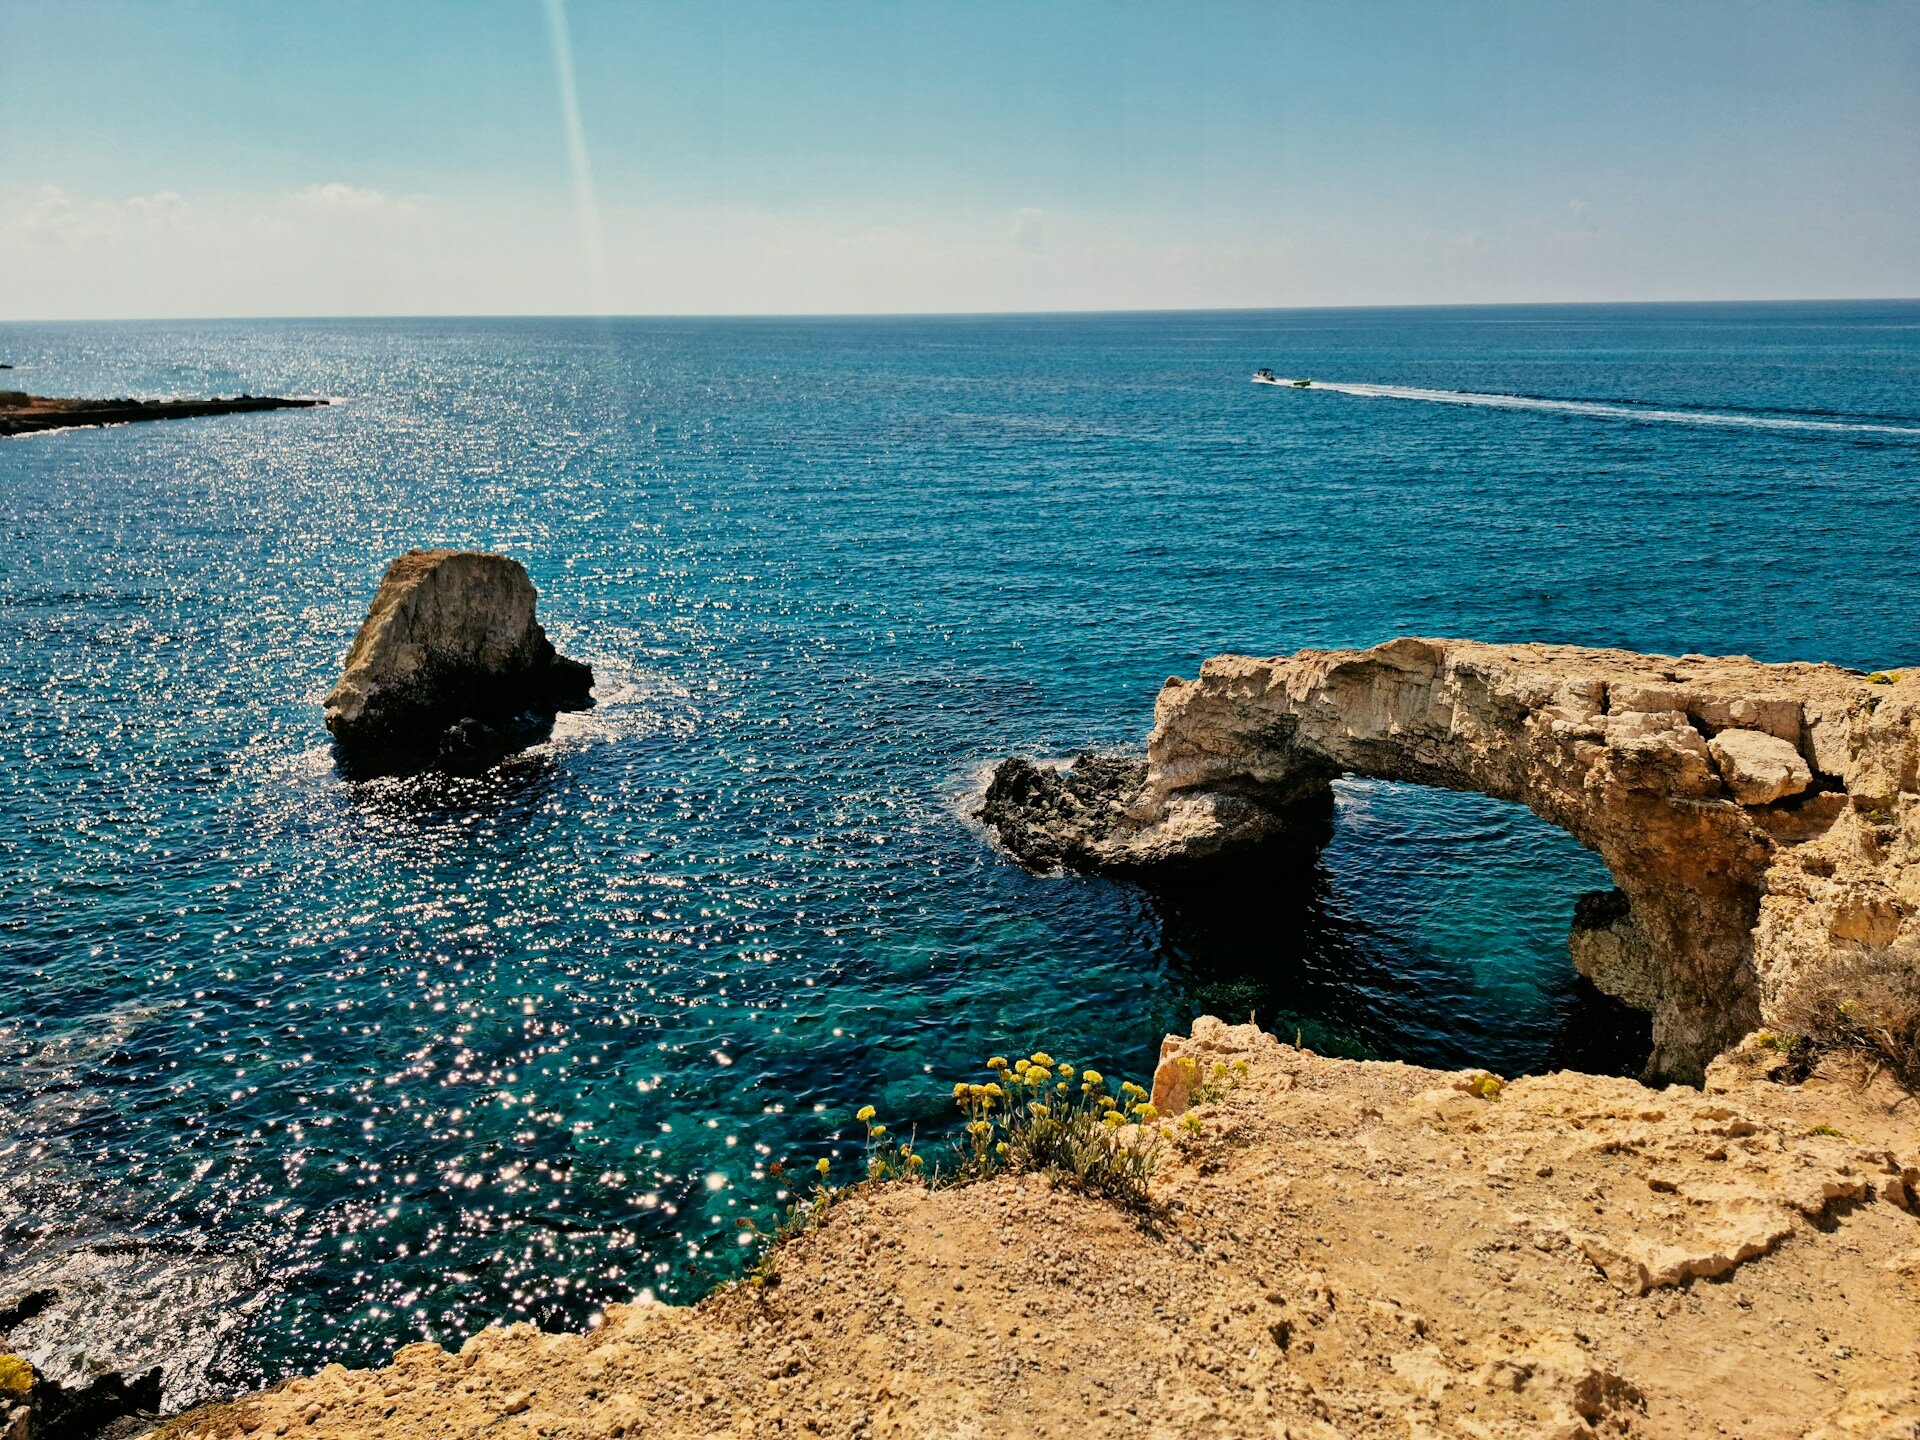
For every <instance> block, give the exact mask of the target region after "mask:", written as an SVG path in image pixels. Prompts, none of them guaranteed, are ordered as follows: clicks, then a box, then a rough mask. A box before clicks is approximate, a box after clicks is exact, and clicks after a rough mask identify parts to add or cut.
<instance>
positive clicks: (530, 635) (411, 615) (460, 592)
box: [326, 550, 593, 773]
mask: <svg viewBox="0 0 1920 1440" xmlns="http://www.w3.org/2000/svg"><path fill="white" fill-rule="evenodd" d="M536 598H537V597H536V595H535V592H534V588H533V581H532V580H530V579H529V578H528V577H527V572H526V570H525V568H524V567H523V566H522V565H521V564H520V562H519V561H517V560H511V559H509V558H507V557H506V556H504V555H489V554H486V553H484V552H481V551H474V550H409V551H408V552H407V553H406V554H404V555H402V556H401V557H400V558H399V559H397V560H395V561H394V562H393V563H392V564H391V565H389V566H388V567H387V572H386V574H385V575H384V576H382V577H381V580H380V590H379V593H378V594H377V595H375V596H374V600H373V605H372V607H371V608H370V609H369V610H368V611H367V618H366V621H365V622H364V623H363V624H362V625H361V627H360V633H359V635H358V636H357V637H356V638H355V639H354V642H353V648H352V649H351V650H349V651H348V652H347V660H346V667H345V671H344V673H343V674H342V675H341V677H340V682H339V684H337V685H335V686H334V688H333V692H332V693H331V694H330V695H328V696H327V702H326V715H327V729H328V730H329V731H331V732H332V734H333V737H334V741H335V744H336V746H337V748H338V750H339V753H340V757H341V760H342V762H343V763H344V764H345V765H346V766H347V767H348V768H349V769H352V770H355V771H358V772H362V773H380V772H385V771H393V770H405V769H414V768H420V767H423V766H426V765H431V764H436V763H441V764H450V765H460V764H466V763H472V762H476V761H486V760H489V759H493V758H497V757H498V756H499V755H501V754H505V753H507V752H509V751H511V750H514V749H518V748H520V747H522V746H524V745H525V744H527V743H530V742H531V741H533V740H536V739H538V738H540V736H541V735H542V734H544V732H545V728H546V726H547V725H549V724H550V723H551V721H552V719H553V716H554V714H555V712H557V711H561V710H579V709H583V708H585V707H586V706H588V705H590V704H591V703H592V690H593V671H592V670H591V669H590V668H589V667H588V666H586V665H583V664H581V663H580V662H579V661H577V660H569V659H567V658H566V657H565V656H562V655H560V654H558V653H556V652H555V650H554V648H553V644H552V642H551V641H549V640H548V639H547V634H546V631H545V630H543V629H541V627H540V622H539V621H538V620H537V619H536V618H535V615H534V605H535V601H536Z"/></svg>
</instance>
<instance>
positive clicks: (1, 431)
mask: <svg viewBox="0 0 1920 1440" xmlns="http://www.w3.org/2000/svg"><path fill="white" fill-rule="evenodd" d="M4 368H5V367H4V366H0V369H4ZM326 403H327V402H326V401H325V400H318V399H296V398H290V397H288V396H284V395H234V396H231V397H226V398H222V397H219V396H215V397H214V398H213V399H210V400H56V399H54V398H52V397H51V396H47V395H29V394H27V393H26V392H25V391H22V390H0V436H5V435H30V434H32V433H34V432H35V431H39V430H69V429H73V428H74V427H76V426H88V425H130V424H133V423H134V422H136V421H140V420H189V419H192V418H193V417H195V416H197V415H235V414H239V413H241V412H243V411H249V410H308V409H311V408H312V407H314V406H316V405H324V404H326Z"/></svg>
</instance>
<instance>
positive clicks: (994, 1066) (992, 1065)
mask: <svg viewBox="0 0 1920 1440" xmlns="http://www.w3.org/2000/svg"><path fill="white" fill-rule="evenodd" d="M1006 1068H1007V1057H1006V1056H1004V1055H995V1056H994V1057H993V1058H992V1059H991V1060H989V1061H987V1069H989V1070H1004V1069H1006Z"/></svg>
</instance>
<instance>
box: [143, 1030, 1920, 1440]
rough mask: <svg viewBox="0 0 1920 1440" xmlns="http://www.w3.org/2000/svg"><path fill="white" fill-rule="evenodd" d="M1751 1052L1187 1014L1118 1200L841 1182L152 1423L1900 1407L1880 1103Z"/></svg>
mask: <svg viewBox="0 0 1920 1440" xmlns="http://www.w3.org/2000/svg"><path fill="white" fill-rule="evenodd" d="M1776 1058H1777V1057H1775V1056H1772V1055H1771V1054H1770V1053H1769V1052H1766V1051H1764V1050H1758V1051H1740V1052H1736V1053H1735V1054H1734V1055H1732V1056H1729V1057H1726V1058H1724V1059H1722V1060H1720V1061H1718V1062H1716V1063H1715V1064H1714V1065H1713V1066H1712V1067H1711V1068H1710V1073H1709V1075H1708V1077H1707V1085H1706V1088H1705V1089H1704V1090H1692V1089H1687V1088H1674V1089H1669V1090H1666V1091H1657V1090H1650V1089H1647V1088H1645V1087H1643V1086H1641V1085H1638V1084H1636V1083H1635V1082H1633V1081H1631V1080H1624V1079H1617V1078H1608V1077H1593V1076H1581V1075H1571V1074H1559V1075H1542V1076H1534V1077H1530V1078H1526V1079H1521V1080H1516V1081H1513V1082H1511V1083H1506V1084H1503V1083H1502V1082H1501V1081H1500V1080H1499V1079H1498V1078H1497V1077H1494V1076H1491V1075H1488V1074H1485V1073H1484V1072H1449V1071H1440V1070H1428V1069H1423V1068H1419V1067H1416V1066H1411V1065H1397V1064H1384V1063H1369V1062H1358V1061H1351V1060H1339V1059H1332V1058H1328V1057H1325V1056H1319V1055H1313V1054H1310V1053H1308V1052H1306V1051H1303V1050H1300V1049H1297V1048H1294V1047H1292V1046H1288V1045H1285V1044H1282V1043H1281V1042H1279V1041H1278V1040H1276V1039H1275V1038H1274V1037H1273V1036H1271V1035H1267V1034H1263V1033H1261V1032H1260V1031H1257V1030H1255V1029H1254V1028H1253V1027H1251V1026H1240V1025H1223V1024H1221V1023H1220V1022H1219V1021H1217V1020H1210V1019H1204V1018H1203V1019H1201V1020H1199V1021H1197V1022H1196V1023H1195V1025H1194V1027H1193V1033H1192V1034H1191V1035H1190V1036H1177V1037H1170V1038H1169V1039H1168V1040H1167V1042H1166V1043H1165V1045H1164V1046H1163V1047H1162V1052H1161V1061H1160V1066H1159V1070H1158V1071H1157V1072H1156V1076H1155V1089H1154V1093H1155V1096H1156V1098H1157V1100H1158V1102H1159V1104H1160V1105H1161V1106H1162V1107H1163V1112H1164V1123H1165V1129H1166V1133H1165V1134H1164V1136H1160V1137H1157V1138H1154V1139H1153V1140H1152V1143H1156V1144H1157V1145H1158V1147H1159V1148H1158V1152H1157V1155H1158V1160H1157V1168H1156V1169H1155V1171H1154V1173H1153V1176H1152V1179H1151V1184H1150V1187H1149V1212H1148V1213H1146V1214H1141V1213H1138V1212H1134V1211H1129V1210H1122V1209H1120V1208H1118V1207H1117V1206H1115V1205H1114V1204H1113V1203H1111V1202H1110V1201H1106V1200H1101V1199H1097V1198H1094V1197H1091V1196H1088V1195H1086V1194H1082V1193H1077V1192H1076V1191H1075V1190H1074V1189H1073V1188H1072V1187H1071V1186H1070V1185H1068V1184H1064V1183H1061V1182H1060V1177H1059V1176H1057V1175H1054V1174H1047V1173H1041V1174H1026V1175H1003V1176H1000V1177H997V1178H994V1179H991V1180H985V1181H981V1182H979V1183H975V1184H970V1185H964V1186H960V1187H957V1188H955V1187H944V1186H943V1187H927V1186H924V1185H917V1184H912V1183H891V1184H885V1185H879V1186H869V1187H862V1188H859V1189H854V1190H850V1191H845V1192H841V1195H840V1198H839V1200H838V1202H837V1203H835V1204H834V1205H832V1206H831V1209H830V1212H829V1213H827V1214H826V1215H825V1217H824V1219H823V1220H822V1221H821V1223H820V1224H819V1225H818V1226H817V1227H811V1226H803V1227H799V1228H800V1233H799V1234H798V1235H797V1236H796V1237H795V1238H794V1239H792V1240H790V1241H788V1242H787V1243H786V1244H784V1245H782V1246H781V1247H780V1248H779V1249H777V1250H776V1251H775V1252H774V1253H773V1255H772V1256H771V1261H770V1266H769V1270H770V1272H771V1273H770V1276H768V1277H767V1278H768V1283H765V1284H762V1285H758V1286H754V1285H739V1286H733V1287H727V1288H723V1289H722V1290H720V1291H719V1292H718V1293H716V1294H714V1295H712V1296H710V1297H709V1298H708V1299H706V1300H704V1301H702V1302H701V1303H700V1304H699V1305H697V1306H693V1307H687V1308H682V1307H678V1306H670V1305H659V1304H640V1305H613V1306H609V1307H607V1309H606V1311H605V1314H604V1317H603V1319H602V1320H601V1322H600V1323H599V1324H598V1325H597V1326H596V1327H595V1328H593V1329H591V1330H589V1331H587V1332H585V1333H582V1334H572V1335H556V1334H546V1333H542V1332H541V1331H539V1330H536V1329H535V1328H534V1327H533V1326H531V1325H526V1324H517V1325H512V1326H508V1327H504V1328H495V1329H489V1330H486V1331H483V1332H481V1333H480V1334H478V1335H474V1336H472V1337H468V1338H466V1339H465V1340H464V1343H461V1341H460V1338H459V1337H451V1336H450V1337H448V1340H447V1345H448V1348H447V1349H441V1348H440V1347H439V1346H437V1345H432V1344H415V1345H408V1346H406V1347H405V1348H404V1349H401V1350H400V1351H399V1352H398V1353H397V1354H396V1355H395V1356H394V1357H393V1362H392V1364H391V1365H389V1366H387V1367H386V1368H383V1369H377V1370H348V1369H346V1368H344V1367H342V1366H339V1365H331V1366H328V1367H326V1368H325V1369H323V1370H321V1371H319V1372H318V1373H317V1374H313V1375H309V1376H305V1377H301V1378H298V1379H293V1380H290V1381H288V1382H287V1383H286V1384H284V1385H281V1386H279V1387H277V1388H275V1389H273V1390H270V1391H267V1392H264V1393H262V1394H258V1395H253V1396H247V1397H243V1398H241V1399H239V1400H236V1401H234V1402H231V1403H229V1404H226V1405H222V1406H218V1407H213V1408H209V1409H207V1410H203V1411H199V1412H196V1413H192V1414H189V1415H186V1416H182V1417H180V1418H179V1419H178V1420H176V1421H175V1422H174V1423H173V1425H172V1426H171V1427H169V1429H168V1430H167V1431H166V1432H165V1433H166V1435H167V1436H168V1440H215V1437H218V1440H243V1437H247V1436H257V1437H268V1436H274V1435H283V1434H284V1435H297V1436H302V1437H312V1440H349V1437H350V1440H444V1437H447V1436H469V1435H482V1434H484V1435H486V1436H489V1437H499V1440H509V1437H511V1440H522V1437H524V1440H534V1437H546V1440H604V1437H607V1436H613V1435H623V1436H626V1437H627V1440H683V1437H687V1436H718V1435H730V1436H767V1437H775V1436H779V1437H787V1436H871V1437H873V1440H921V1437H924V1440H948V1437H954V1436H992V1437H996V1440H999V1437H1006V1440H1026V1437H1029V1436H1036V1437H1037V1436H1054V1437H1058V1436H1082V1435H1098V1436H1102V1437H1113V1440H1165V1437H1169V1436H1180V1437H1182V1440H1244V1437H1249V1436H1275V1437H1277V1436H1293V1437H1297V1440H1548V1437H1553V1440H1597V1437H1613V1440H1625V1437H1639V1440H1653V1437H1658V1436H1674V1435H1698V1436H1701V1437H1707V1436H1736V1435H1737V1436H1741V1437H1743V1440H1805V1437H1810V1436H1811V1435H1818V1436H1820V1437H1822V1440H1840V1437H1853V1440H1867V1437H1881V1436H1894V1435H1910V1434H1911V1433H1913V1432H1912V1427H1913V1425H1914V1424H1915V1423H1916V1422H1920V1393H1916V1392H1915V1389H1914V1377H1915V1376H1916V1375H1920V1368H1917V1367H1916V1363H1915V1362H1916V1359H1920V1309H1917V1308H1916V1306H1915V1299H1916V1290H1915V1286H1916V1283H1920V1218H1916V1214H1915V1207H1916V1201H1915V1187H1916V1186H1920V1142H1917V1141H1916V1135H1915V1128H1914V1125H1913V1123H1912V1121H1911V1120H1910V1119H1908V1118H1907V1115H1906V1110H1905V1108H1903V1107H1902V1106H1900V1105H1899V1104H1898V1103H1897V1097H1895V1096H1892V1095H1890V1094H1889V1093H1888V1092H1887V1086H1886V1082H1885V1081H1884V1080H1882V1081H1879V1082H1876V1084H1875V1085H1873V1086H1871V1087H1868V1088H1864V1089H1863V1088H1862V1087H1861V1086H1860V1085H1859V1084H1858V1083H1856V1082H1855V1081H1854V1080H1853V1079H1852V1077H1849V1076H1844V1075H1832V1076H1828V1075H1825V1074H1818V1075H1815V1076H1813V1077H1812V1078H1810V1079H1809V1080H1808V1081H1806V1083H1804V1084H1799V1085H1792V1084H1781V1083H1776V1082H1775V1081H1774V1080H1773V1079H1771V1078H1769V1074H1768V1069H1769V1066H1770V1065H1771V1064H1772V1062H1773V1060H1774V1059H1776ZM1216 1067H1219V1068H1218V1069H1216ZM1219 1070H1224V1071H1225V1072H1226V1076H1227V1078H1225V1079H1216V1078H1215V1077H1216V1075H1217V1074H1218V1073H1219ZM981 1073H982V1074H983V1075H984V1074H985V1073H986V1072H984V1071H983V1072H981ZM929 1085H930V1088H936V1089H944V1088H945V1087H944V1085H940V1086H934V1085H933V1082H932V1080H931V1077H930V1078H929ZM888 1118H889V1119H894V1118H898V1117H888ZM928 1153H929V1154H936V1153H938V1152H937V1151H936V1150H934V1148H933V1146H932V1144H931V1142H930V1143H929V1145H928ZM1706 1277H1711V1279H1712V1282H1713V1283H1703V1282H1704V1280H1705V1278H1706ZM650 1278H651V1277H650V1276H645V1275H643V1276H636V1277H635V1283H636V1284H638V1283H640V1282H641V1281H643V1280H646V1279H650ZM1902 1427H1904V1428H1902Z"/></svg>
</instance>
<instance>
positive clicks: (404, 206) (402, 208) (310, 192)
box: [287, 180, 420, 215]
mask: <svg viewBox="0 0 1920 1440" xmlns="http://www.w3.org/2000/svg"><path fill="white" fill-rule="evenodd" d="M287 199H288V200H289V201H290V202H291V203H292V204H293V205H294V206H295V207H297V208H298V209H301V210H305V211H310V212H316V213H320V214H331V215H368V214H375V213H382V214H391V215H412V214H415V213H417V212H418V211H419V208H420V207H419V206H418V205H415V204H414V203H413V202H412V201H410V200H396V199H394V198H393V197H392V196H391V195H389V194H387V193H386V192H385V191H384V190H367V189H363V188H361V187H360V186H358V185H345V184H342V183H341V182H340V181H338V180H332V181H329V182H328V183H326V184H324V185H309V186H307V188H306V189H304V190H296V191H294V192H293V194H291V195H289V196H288V197H287Z"/></svg>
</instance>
